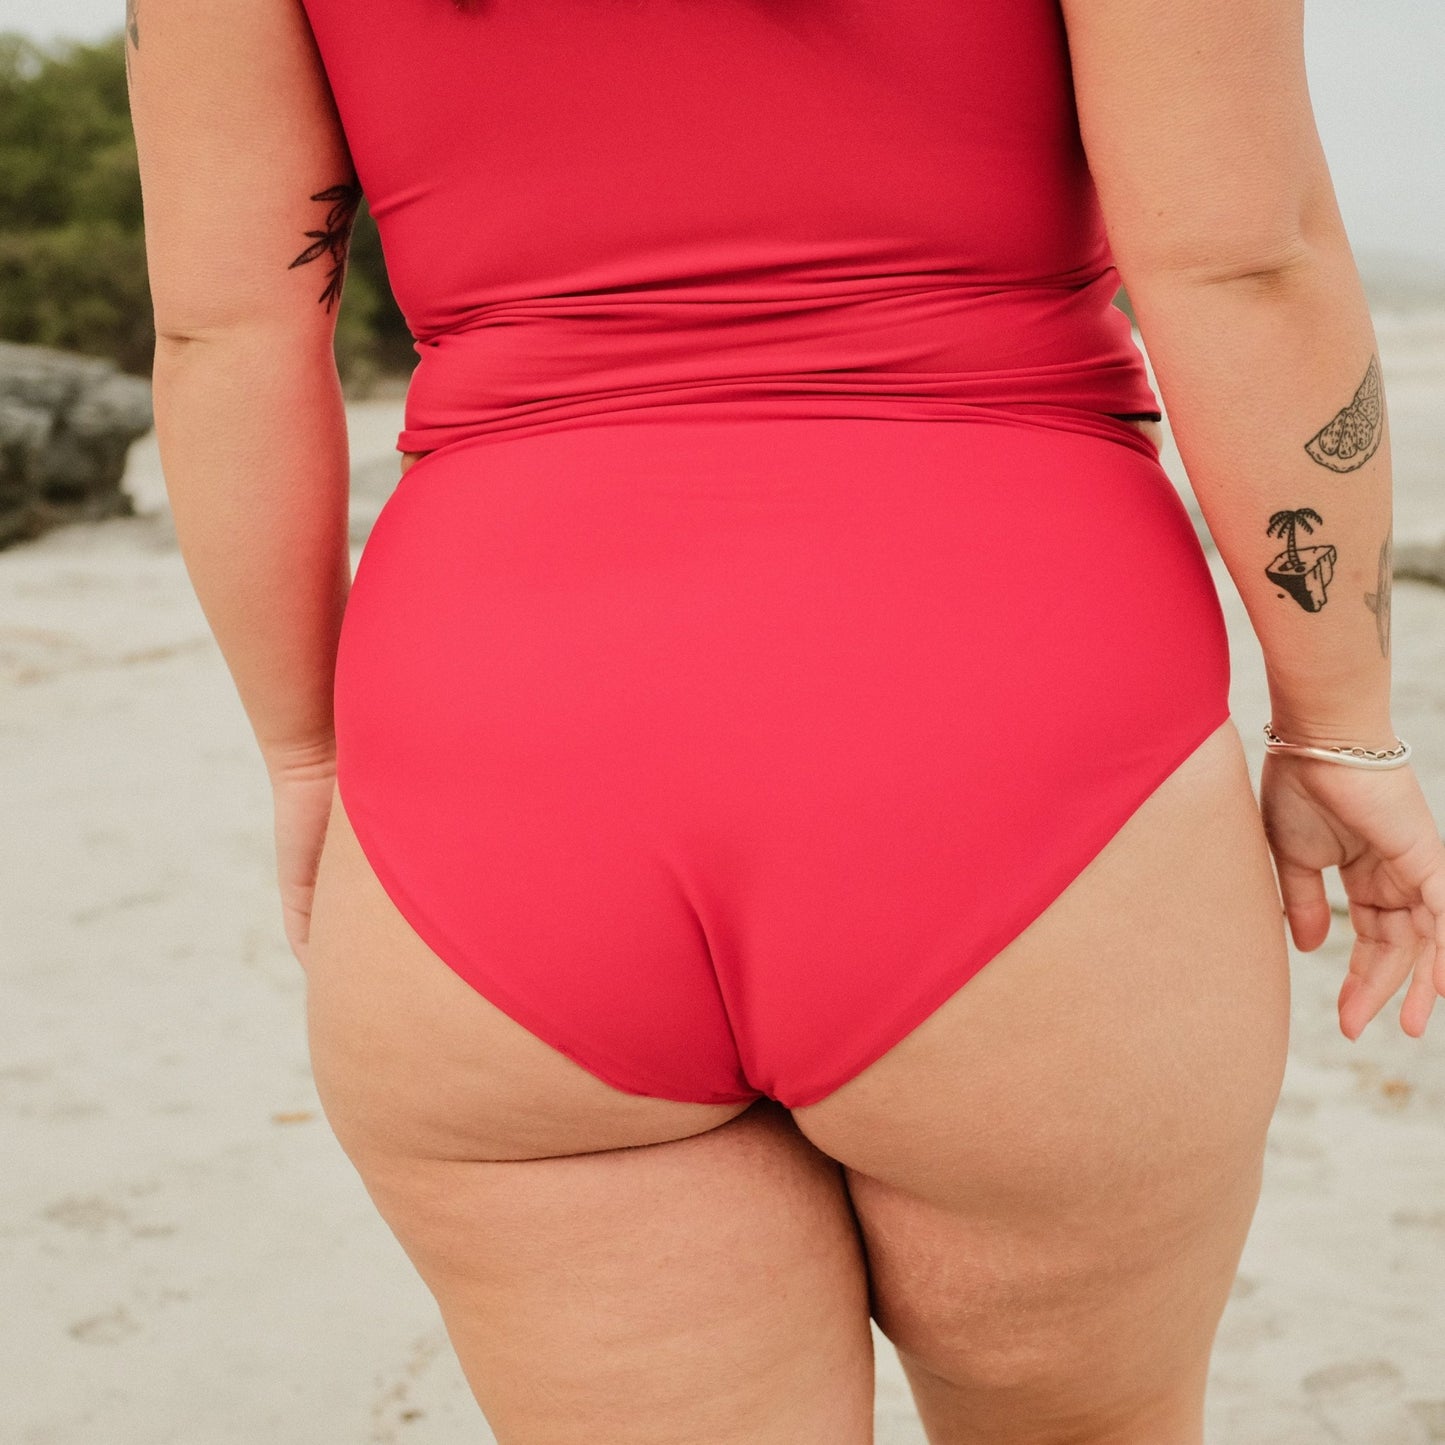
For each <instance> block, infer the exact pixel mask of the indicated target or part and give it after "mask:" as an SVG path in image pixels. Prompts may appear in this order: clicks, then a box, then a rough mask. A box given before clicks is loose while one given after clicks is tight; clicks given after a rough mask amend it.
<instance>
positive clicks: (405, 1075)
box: [306, 793, 747, 1159]
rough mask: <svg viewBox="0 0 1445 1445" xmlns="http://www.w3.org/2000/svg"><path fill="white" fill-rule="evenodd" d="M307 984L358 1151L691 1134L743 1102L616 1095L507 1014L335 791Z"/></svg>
mask: <svg viewBox="0 0 1445 1445" xmlns="http://www.w3.org/2000/svg"><path fill="white" fill-rule="evenodd" d="M535 906H536V907H538V908H541V909H545V908H546V906H547V900H546V899H544V898H539V899H537V901H536V905H535ZM306 981H307V1001H306V1006H307V1028H308V1035H309V1040H310V1048H311V1064H312V1070H313V1073H314V1075H315V1078H316V1085H317V1089H318V1091H319V1092H320V1096H321V1100H322V1103H323V1105H324V1106H325V1108H326V1113H327V1117H328V1119H329V1121H330V1123H331V1126H332V1128H333V1129H334V1130H335V1132H336V1134H337V1137H338V1138H339V1140H340V1141H341V1143H342V1145H343V1147H345V1148H346V1149H347V1151H348V1153H351V1154H352V1155H353V1157H355V1156H356V1155H357V1154H362V1153H371V1152H376V1151H391V1152H397V1151H402V1152H407V1153H414V1154H418V1155H429V1156H432V1157H436V1158H448V1157H455V1158H462V1159H526V1158H544V1157H548V1156H551V1155H557V1154H573V1153H581V1152H584V1151H586V1150H590V1149H614V1148H625V1147H628V1146H631V1145H637V1144H653V1143H658V1142H661V1141H663V1140H668V1139H678V1138H682V1137H684V1136H686V1135H688V1134H695V1133H698V1132H700V1131H701V1130H704V1129H709V1128H712V1127H714V1126H716V1125H718V1124H721V1123H724V1122H726V1121H727V1120H728V1119H731V1118H733V1117H734V1116H736V1115H737V1114H739V1113H741V1112H742V1110H743V1109H745V1108H746V1107H747V1104H746V1103H734V1104H694V1103H688V1102H680V1101H677V1100H671V1099H658V1098H651V1097H649V1096H647V1095H644V1094H634V1093H627V1092H624V1091H622V1090H621V1089H618V1088H615V1087H613V1086H612V1085H611V1084H609V1083H606V1082H605V1081H604V1080H602V1079H601V1078H599V1077H598V1076H596V1075H595V1074H593V1073H591V1072H590V1071H589V1070H587V1069H585V1068H583V1067H582V1066H581V1065H580V1064H578V1063H576V1062H574V1061H573V1060H572V1059H570V1058H568V1057H567V1056H566V1055H565V1054H562V1053H560V1052H559V1051H558V1050H557V1049H555V1048H553V1047H552V1046H551V1045H549V1044H546V1043H543V1042H542V1041H541V1040H540V1039H539V1038H537V1037H536V1036H535V1035H534V1034H532V1033H530V1032H529V1031H528V1030H527V1029H525V1028H523V1027H522V1026H521V1025H520V1024H518V1023H516V1022H515V1021H514V1020H513V1019H512V1018H511V1017H510V1016H509V1015H508V1014H506V1013H504V1012H503V1011H502V1010H501V1009H500V1008H498V1007H497V1006H496V1005H494V1004H492V1003H491V1002H490V1001H489V1000H488V999H486V998H485V997H484V996H483V995H482V994H481V993H479V992H478V991H477V990H476V989H475V988H473V987H472V986H471V985H470V984H469V983H467V982H466V981H465V980H464V979H463V978H461V977H460V975H459V974H457V973H456V971H455V970H453V969H452V968H450V967H448V966H447V965H446V964H445V963H444V962H443V961H442V960H441V959H440V958H439V957H438V956H437V955H436V954H435V953H434V952H433V951H432V950H431V949H430V948H429V947H428V946H427V945H426V944H425V943H423V941H422V940H421V938H420V937H419V936H418V935H417V934H416V932H415V931H414V930H413V929H412V927H411V925H410V924H409V923H408V922H407V920H406V918H405V917H404V916H403V915H402V913H401V912H400V911H399V910H398V909H397V907H396V906H395V905H394V903H393V902H392V900H391V899H390V897H389V896H388V894H387V893H386V891H385V890H384V888H383V887H382V885H381V883H380V881H379V880H378V879H377V877H376V874H375V873H374V872H373V871H372V869H371V866H370V864H369V863H368V862H367V859H366V856H365V854H364V853H363V852H362V850H361V846H360V844H359V843H358V841H357V838H356V834H355V833H354V832H353V831H352V827H351V824H350V822H349V821H348V818H347V814H346V810H345V808H344V807H342V805H341V799H340V795H339V793H333V796H332V807H331V817H330V821H329V824H328V827H327V833H326V842H325V846H324V848H323V850H322V855H321V861H320V865H319V868H318V871H317V879H316V894H315V900H314V903H313V908H312V920H311V946H310V961H309V963H308V966H307V978H306Z"/></svg>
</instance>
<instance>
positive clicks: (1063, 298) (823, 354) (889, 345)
mask: <svg viewBox="0 0 1445 1445" xmlns="http://www.w3.org/2000/svg"><path fill="white" fill-rule="evenodd" d="M1118 285H1119V280H1118V276H1117V273H1116V272H1115V271H1114V269H1113V267H1109V268H1107V269H1106V270H1104V271H1102V272H1101V273H1099V274H1098V275H1097V276H1096V277H1094V278H1093V279H1092V280H1089V281H1087V282H1086V283H1084V284H1082V285H1071V286H1064V285H1057V286H1009V287H1006V288H1003V289H999V288H996V287H982V286H976V285H970V284H968V283H965V282H960V281H957V280H953V279H950V280H949V281H947V282H945V283H943V284H940V283H939V282H938V280H937V278H919V277H912V278H906V279H900V280H897V281H892V282H884V283H883V284H879V281H878V278H876V277H875V278H860V279H857V280H853V281H842V282H838V281H829V282H818V281H810V282H809V283H808V284H807V285H806V286H795V287H793V288H791V289H789V288H784V287H779V286H777V285H774V286H772V287H764V286H758V285H748V286H742V285H731V286H727V285H721V284H718V283H716V282H708V283H706V284H702V283H699V284H695V285H675V286H657V287H650V288H631V287H629V288H626V289H614V290H607V291H596V292H587V293H579V294H573V295H566V296H551V297H541V298H535V299H521V300H510V301H499V302H496V303H493V304H491V305H489V306H487V307H485V308H483V309H482V310H480V311H479V312H477V313H475V314H474V315H472V316H470V317H469V318H468V319H467V322H466V324H465V325H464V326H461V327H458V328H455V329H449V330H443V331H439V332H437V333H436V334H434V335H430V336H421V337H419V338H418V339H417V342H416V351H417V354H418V356H419V358H420V360H419V362H418V364H417V367H416V369H415V371H414V372H413V374H412V379H411V384H410V387H409V389H408V392H407V398H406V414H405V426H404V429H403V430H402V432H401V434H400V436H399V438H398V440H397V447H398V449H399V450H401V451H406V452H424V451H430V450H434V449H436V448H438V447H441V446H445V445H447V444H448V443H450V442H454V441H461V440H463V439H466V438H471V437H482V436H486V435H489V434H492V433H496V434H499V435H512V434H518V433H525V432H533V431H541V430H550V429H553V428H555V427H559V426H572V425H577V424H584V423H586V422H588V421H589V420H603V419H610V420H622V419H624V416H623V415H622V414H625V416H626V419H636V420H643V419H645V418H644V416H643V415H640V414H642V413H648V412H652V411H654V410H655V409H662V410H663V413H664V414H666V415H672V416H676V415H678V412H677V408H688V407H693V406H697V407H702V408H704V409H705V413H706V414H707V415H709V416H735V417H749V418H762V417H776V416H791V417H800V416H831V417H842V416H858V417H883V418H887V417H895V418H900V419H905V420H928V419H948V418H950V417H957V418H960V419H961V418H965V417H967V416H969V415H977V414H979V413H989V414H1002V415H1007V416H1013V417H1017V418H1020V419H1023V420H1033V421H1039V422H1042V423H1045V424H1049V425H1057V426H1063V427H1066V428H1068V429H1071V430H1078V431H1088V432H1093V433H1095V434H1099V435H1104V436H1109V437H1120V436H1121V434H1123V433H1127V434H1128V435H1129V436H1132V437H1136V438H1137V437H1138V433H1137V432H1134V431H1133V429H1132V428H1129V427H1127V426H1126V425H1124V424H1122V423H1120V422H1118V421H1113V420H1110V417H1111V416H1117V415H1121V414H1122V415H1130V414H1139V413H1149V412H1157V411H1158V401H1157V399H1156V397H1155V395H1154V393H1153V391H1152V389H1151V388H1150V386H1149V382H1148V378H1147V375H1146V373H1145V370H1144V364H1143V359H1142V357H1141V356H1140V354H1139V350H1138V348H1137V347H1136V346H1135V345H1134V342H1133V338H1132V336H1131V334H1130V328H1129V321H1128V318H1127V317H1126V316H1125V315H1124V314H1123V312H1122V311H1120V310H1119V309H1118V308H1117V307H1115V306H1114V305H1113V304H1112V299H1113V296H1114V294H1115V292H1116V291H1117V289H1118ZM1140 440H1141V442H1142V438H1141V439H1140ZM1142 444H1143V445H1144V446H1148V445H1149V444H1148V443H1147V442H1143V443H1142Z"/></svg>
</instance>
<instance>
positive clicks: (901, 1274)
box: [794, 722, 1289, 1445]
mask: <svg viewBox="0 0 1445 1445" xmlns="http://www.w3.org/2000/svg"><path fill="white" fill-rule="evenodd" d="M1288 1027H1289V977H1288V958H1287V951H1286V946H1285V939H1284V929H1283V920H1282V913H1281V906H1280V901H1279V896H1278V892H1277V890H1276V886H1275V882H1274V875H1273V870H1272V867H1271V863H1270V859H1269V854H1268V850H1267V846H1266V843H1265V838H1264V833H1263V828H1262V825H1261V822H1260V818H1259V813H1258V808H1257V805H1256V802H1255V798H1254V795H1253V792H1252V791H1251V788H1250V782H1249V775H1248V771H1247V768H1246V765H1245V760H1244V753H1243V748H1242V746H1241V743H1240V740H1239V736H1238V733H1237V731H1236V729H1235V727H1234V725H1233V723H1232V722H1227V723H1225V724H1224V725H1223V726H1222V727H1220V728H1219V729H1218V730H1217V731H1216V732H1214V733H1213V734H1211V735H1210V737H1209V738H1207V739H1206V740H1205V742H1204V743H1203V744H1202V745H1201V746H1200V747H1199V748H1198V749H1197V750H1196V751H1195V752H1194V753H1193V754H1192V755H1191V756H1190V757H1189V758H1188V759H1187V760H1186V761H1185V763H1184V764H1183V765H1182V766H1181V767H1180V768H1179V769H1178V770H1177V771H1176V772H1175V773H1174V774H1173V775H1171V776H1170V777H1168V778H1167V779H1166V780H1165V781H1164V783H1163V784H1161V785H1160V786H1159V787H1158V789H1157V790H1156V791H1155V792H1154V793H1153V794H1152V795H1151V796H1150V797H1149V798H1147V799H1146V800H1145V802H1144V803H1143V805H1142V806H1141V807H1140V808H1139V809H1138V810H1137V811H1136V812H1135V813H1134V814H1133V815H1132V816H1131V817H1130V818H1129V820H1128V821H1127V822H1126V823H1125V824H1124V826H1123V827H1122V828H1121V829H1120V831H1119V832H1118V833H1117V834H1116V835H1115V836H1114V838H1113V839H1112V840H1111V841H1110V843H1109V844H1108V845H1107V846H1106V847H1105V848H1104V850H1103V851H1102V852H1101V853H1099V854H1098V855H1096V856H1095V857H1094V858H1093V860H1092V861H1091V862H1090V863H1089V865H1088V866H1087V867H1086V868H1085V869H1084V871H1083V872H1082V873H1081V874H1080V875H1079V877H1078V878H1077V879H1076V880H1075V881H1074V882H1073V883H1072V884H1071V885H1070V887H1069V888H1067V889H1066V890H1065V892H1064V893H1063V894H1062V895H1061V896H1060V897H1059V898H1058V899H1057V900H1056V901H1055V903H1054V904H1053V905H1052V906H1051V907H1050V908H1049V909H1047V910H1046V911H1045V912H1044V913H1043V915H1042V916H1040V917H1039V918H1037V919H1036V920H1035V921H1034V922H1033V924H1032V925H1031V926H1029V927H1028V928H1027V929H1026V930H1025V931H1024V932H1023V933H1022V934H1020V935H1019V936H1018V937H1017V938H1016V939H1014V941H1013V942H1012V943H1011V944H1010V945H1009V946H1008V947H1006V948H1005V949H1004V950H1003V951H1002V952H1001V953H999V954H998V955H997V956H996V957H995V958H994V959H992V960H991V961H990V962H989V964H988V965H987V966H986V967H985V968H984V969H983V970H982V971H981V972H980V973H978V974H977V975H976V976H975V977H973V978H972V979H970V981H969V982H968V983H967V985H966V986H965V987H963V988H962V989H961V990H960V991H959V992H958V993H957V994H955V995H954V996H953V997H952V998H951V999H950V1000H949V1002H948V1003H946V1004H945V1005H944V1006H943V1007H942V1008H940V1009H939V1010H938V1011H937V1012H936V1013H935V1014H933V1015H932V1016H931V1017H930V1018H929V1019H928V1020H927V1021H926V1022H925V1023H924V1024H923V1025H922V1026H921V1027H919V1028H918V1029H916V1030H915V1031H914V1032H913V1033H911V1034H910V1035H909V1036H908V1037H907V1038H905V1039H904V1040H903V1042H902V1043H900V1044H899V1045H898V1046H896V1047H895V1048H893V1049H892V1050H891V1051H890V1052H888V1053H887V1054H885V1055H884V1056H883V1057H882V1058H881V1059H879V1060H878V1061H877V1062H876V1063H874V1064H873V1065H871V1066H870V1067H869V1068H867V1069H865V1070H864V1071H863V1072H862V1073H861V1074H859V1075H857V1076H855V1077H854V1078H853V1079H852V1080H850V1081H849V1082H848V1083H846V1084H844V1085H843V1086H842V1087H841V1088H839V1089H837V1090H836V1091H835V1092H834V1093H833V1094H831V1095H830V1096H828V1097H827V1098H826V1099H824V1100H822V1101H821V1102H819V1103H816V1104H813V1105H810V1106H808V1107H806V1108H799V1109H796V1110H794V1117H795V1118H796V1119H797V1121H798V1123H799V1126H800V1127H801V1129H802V1130H803V1132H804V1133H805V1134H806V1135H807V1136H808V1137H809V1138H810V1139H812V1140H813V1141H814V1142H815V1143H816V1144H817V1145H818V1146H819V1147H820V1148H821V1149H823V1150H824V1151H825V1152H827V1153H828V1154H829V1155H831V1156H832V1157H833V1158H835V1159H837V1160H840V1161H841V1162H842V1163H843V1164H844V1166H845V1167H846V1171H847V1178H848V1180H849V1185H850V1189H851V1193H852V1198H853V1201H854V1206H855V1208H856V1210H857V1214H858V1218H859V1222H860V1225H861V1228H862V1231H863V1234H864V1237H865V1241H866V1248H867V1253H868V1258H869V1263H870V1268H871V1271H872V1278H873V1290H874V1304H875V1309H876V1313H877V1318H878V1320H879V1324H880V1327H881V1328H882V1329H883V1330H884V1331H885V1333H887V1334H888V1335H889V1337H890V1338H891V1339H893V1340H894V1341H895V1343H896V1344H897V1345H898V1347H899V1350H900V1354H901V1356H902V1358H903V1361H904V1363H905V1366H906V1367H907V1368H908V1369H909V1372H910V1377H911V1378H912V1379H913V1381H914V1383H915V1391H916V1394H917V1396H918V1400H919V1406H920V1409H921V1410H922V1412H923V1414H924V1417H925V1419H926V1420H928V1421H929V1423H930V1426H931V1428H932V1429H933V1431H934V1433H933V1435H932V1438H933V1439H934V1440H935V1441H936V1442H939V1445H942V1442H950V1445H952V1442H959V1445H962V1442H975V1441H978V1442H982V1441H988V1442H991V1445H1004V1442H1011V1441H1015V1440H1018V1441H1024V1440H1027V1441H1029V1442H1030V1445H1036V1442H1042V1441H1046V1440H1047V1441H1053V1440H1065V1439H1067V1440H1069V1441H1075V1440H1078V1441H1083V1440H1089V1441H1094V1440H1100V1441H1103V1440H1108V1441H1110V1442H1111V1445H1113V1442H1116V1441H1117V1442H1125V1441H1128V1442H1133V1441H1136V1440H1137V1441H1145V1440H1152V1441H1163V1440H1168V1441H1170V1442H1171V1445H1172V1442H1174V1441H1186V1440H1193V1439H1196V1438H1198V1437H1197V1436H1196V1435H1194V1434H1192V1433H1191V1432H1192V1431H1193V1430H1195V1429H1197V1428H1198V1426H1199V1418H1200V1415H1201V1412H1202V1401H1203V1392H1204V1381H1205V1378H1206V1375H1207V1370H1208V1356H1209V1351H1210V1348H1211V1343H1212V1339H1213V1335H1214V1332H1215V1329H1216V1327H1217V1324H1218V1320H1219V1317H1220V1315H1221V1313H1222V1311H1223V1308H1224V1303H1225V1300H1226V1298H1227V1295H1228V1291H1229V1288H1230V1284H1231V1282H1232V1279H1233V1276H1234V1272H1235V1269H1236V1267H1237V1264H1238V1258H1239V1254H1240V1252H1241V1250H1242V1248H1243V1244H1244V1239H1245V1236H1246V1234H1247V1231H1248V1227H1249V1223H1250V1220H1251V1218H1252V1215H1253V1211H1254V1208H1255V1204H1256V1202H1257V1198H1258V1190H1259V1183H1260V1176H1261V1166H1262V1156H1263V1150H1264V1144H1265V1135H1266V1131H1267V1128H1268V1124H1269V1120H1270V1117H1271V1115H1272V1112H1273V1108H1274V1104H1275V1101H1276V1099H1277V1097H1278V1093H1279V1087H1280V1084H1281V1081H1282V1077H1283V1070H1284V1063H1285V1053H1286V1047H1287V1039H1288ZM1131 1422H1132V1423H1131ZM1091 1426H1093V1427H1097V1431H1098V1432H1097V1433H1090V1428H1091ZM1105 1427H1107V1429H1108V1430H1114V1431H1116V1432H1117V1433H1106V1428H1105ZM1131 1429H1135V1430H1137V1431H1139V1432H1140V1433H1129V1432H1130V1430H1131ZM1151 1431H1152V1432H1153V1433H1151Z"/></svg>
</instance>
